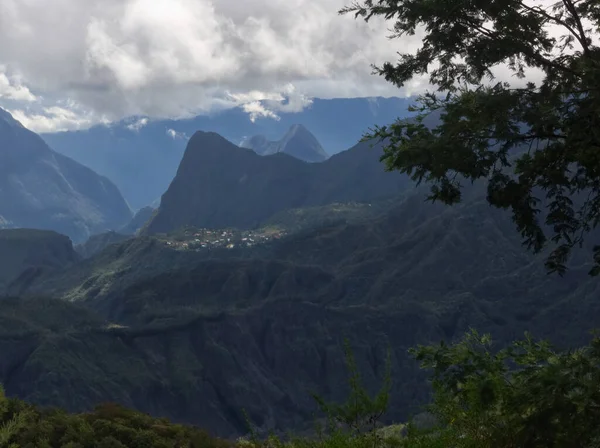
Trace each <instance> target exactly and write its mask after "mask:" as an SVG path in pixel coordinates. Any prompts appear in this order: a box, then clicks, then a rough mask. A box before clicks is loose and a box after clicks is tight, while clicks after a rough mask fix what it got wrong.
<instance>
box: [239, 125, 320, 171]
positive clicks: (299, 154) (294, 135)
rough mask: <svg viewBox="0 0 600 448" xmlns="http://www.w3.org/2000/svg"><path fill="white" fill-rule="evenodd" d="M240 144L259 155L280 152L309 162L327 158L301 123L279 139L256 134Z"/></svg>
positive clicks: (315, 139) (293, 126) (314, 138)
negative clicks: (270, 138) (272, 139)
mask: <svg viewBox="0 0 600 448" xmlns="http://www.w3.org/2000/svg"><path fill="white" fill-rule="evenodd" d="M240 146H241V147H243V148H249V149H252V150H254V151H255V152H256V153H257V154H259V155H261V156H268V155H272V154H277V153H279V152H281V153H284V154H288V155H290V156H292V157H295V158H296V159H300V160H303V161H305V162H311V163H314V162H323V161H324V160H327V159H328V158H329V155H328V154H327V153H326V152H325V150H324V149H323V147H322V146H321V144H320V143H319V141H318V140H317V138H316V137H315V136H314V135H313V134H312V133H311V132H310V131H309V130H308V129H306V127H304V126H303V125H301V124H294V125H292V126H291V127H290V129H289V130H288V131H287V133H286V134H285V135H284V136H283V138H282V139H281V140H278V141H269V140H267V138H266V137H265V136H263V135H256V136H254V137H251V138H249V139H245V140H244V141H242V144H241V145H240Z"/></svg>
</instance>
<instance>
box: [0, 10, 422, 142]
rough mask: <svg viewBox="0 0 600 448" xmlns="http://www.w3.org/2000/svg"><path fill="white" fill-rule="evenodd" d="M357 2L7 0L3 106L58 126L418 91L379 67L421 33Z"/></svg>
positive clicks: (260, 110)
mask: <svg viewBox="0 0 600 448" xmlns="http://www.w3.org/2000/svg"><path fill="white" fill-rule="evenodd" d="M349 3H351V2H350V0H244V1H239V0H219V1H213V0H77V1H73V0H1V1H0V42H2V45H1V46H0V64H3V67H4V68H6V71H2V70H0V73H8V70H10V73H11V74H12V75H11V76H12V78H11V77H8V75H6V74H4V75H2V74H0V106H3V105H4V106H5V107H6V106H7V103H6V101H9V100H10V101H18V102H20V103H19V105H17V106H14V104H13V105H12V106H13V107H12V108H13V109H17V110H19V111H21V113H22V114H23V117H24V119H25V120H26V121H28V122H31V123H33V124H34V125H35V126H37V129H42V128H43V129H48V130H52V129H53V128H52V126H56V127H55V128H54V129H55V130H58V129H64V128H65V127H66V128H73V129H78V128H80V127H81V126H87V125H90V124H93V123H97V122H103V121H105V120H117V119H121V118H123V117H127V116H147V117H151V118H166V117H169V118H177V117H186V116H191V115H196V114H202V113H209V112H211V111H214V110H219V109H223V108H227V107H241V108H242V109H243V110H245V111H246V112H247V113H248V114H249V117H250V118H251V119H256V118H258V117H270V118H272V119H277V117H279V116H280V114H282V113H289V112H297V111H299V110H302V108H304V107H307V106H308V105H310V101H311V100H310V98H314V97H319V98H335V97H355V96H362V97H365V96H366V97H369V96H394V95H397V96H408V95H412V94H415V93H419V92H422V91H423V90H424V89H425V88H426V87H427V82H426V80H425V79H415V80H413V81H411V82H410V83H409V84H408V85H407V86H406V87H405V88H403V89H402V90H398V89H396V88H395V87H394V86H392V85H391V84H389V83H387V82H385V80H384V79H383V78H381V77H379V76H375V75H372V73H371V64H373V63H374V64H380V63H382V62H384V61H386V60H394V59H395V58H396V52H397V51H398V50H400V49H401V50H402V51H412V50H415V49H416V48H418V47H419V46H420V43H421V37H422V33H421V32H420V31H419V30H417V33H416V34H415V35H414V36H407V37H403V38H402V39H401V40H390V39H388V38H387V35H388V34H389V31H388V28H389V23H388V24H386V23H385V22H384V21H382V20H381V19H373V20H372V21H370V22H369V23H365V22H364V21H362V20H355V19H354V18H353V17H352V16H351V15H346V16H339V15H338V14H337V11H338V10H339V9H340V8H341V7H343V6H346V5H348V4H349ZM2 76H4V77H2ZM5 78H6V79H5ZM32 92H35V95H34V94H33V93H32ZM60 101H63V103H64V102H66V103H64V104H62V105H60V104H59V103H60ZM26 103H31V104H29V106H27V107H25V104H26ZM33 103H35V104H33ZM65 104H66V105H65ZM69 104H71V105H72V104H74V105H77V107H74V108H71V107H70V106H69ZM53 107H59V108H62V109H68V110H67V111H65V110H60V111H59V110H54V109H52V108H53ZM68 111H71V112H73V113H74V114H76V115H77V116H73V115H69V113H68Z"/></svg>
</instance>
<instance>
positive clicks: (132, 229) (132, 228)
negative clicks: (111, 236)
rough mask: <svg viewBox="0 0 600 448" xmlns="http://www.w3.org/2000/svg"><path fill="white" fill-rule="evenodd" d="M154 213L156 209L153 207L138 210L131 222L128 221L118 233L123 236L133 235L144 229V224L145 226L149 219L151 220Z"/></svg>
mask: <svg viewBox="0 0 600 448" xmlns="http://www.w3.org/2000/svg"><path fill="white" fill-rule="evenodd" d="M155 211H156V209H155V208H153V207H144V208H141V209H139V210H138V211H137V212H136V213H135V216H134V217H133V218H132V220H131V221H129V222H128V223H127V224H126V225H125V226H124V227H121V228H120V229H119V233H122V234H124V235H133V234H135V233H136V232H137V231H138V230H140V229H141V228H142V227H144V224H146V223H147V222H148V220H150V218H152V215H153V214H154V212H155Z"/></svg>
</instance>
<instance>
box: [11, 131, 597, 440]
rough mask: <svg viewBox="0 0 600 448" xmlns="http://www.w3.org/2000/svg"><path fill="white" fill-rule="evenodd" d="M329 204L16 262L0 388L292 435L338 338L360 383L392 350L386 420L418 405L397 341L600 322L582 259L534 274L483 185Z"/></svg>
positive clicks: (409, 366) (335, 371) (340, 388)
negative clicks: (191, 242)
mask: <svg viewBox="0 0 600 448" xmlns="http://www.w3.org/2000/svg"><path fill="white" fill-rule="evenodd" d="M214 138H216V137H214ZM238 150H239V149H238ZM255 156H256V155H255ZM256 157H260V156H256ZM282 157H283V155H282ZM286 157H287V156H286ZM292 160H293V159H292ZM348 207H350V208H351V206H350V205H349V206H348ZM340 209H343V208H342V207H340V205H339V204H332V205H329V206H321V207H317V208H313V209H311V210H310V212H309V214H315V213H317V214H318V213H321V214H322V216H323V217H326V219H324V220H323V221H322V222H321V223H319V222H318V221H319V220H318V219H316V218H313V220H312V222H313V223H312V225H311V226H309V227H305V228H303V229H301V230H298V231H293V232H290V233H289V234H288V235H287V236H285V237H284V238H282V239H280V240H273V241H272V242H271V243H268V244H264V245H257V246H254V247H250V248H235V249H225V248H223V249H213V250H208V249H207V250H202V249H198V250H192V249H188V250H183V249H178V248H176V247H175V246H174V245H169V244H167V242H168V241H171V242H176V241H177V238H179V237H178V236H176V235H173V236H171V237H169V236H148V235H147V236H140V237H136V238H132V239H128V240H126V241H121V242H116V243H114V244H110V245H108V246H107V247H106V248H105V249H104V250H102V251H100V252H99V253H96V254H95V255H93V256H91V257H90V258H88V259H85V260H83V261H79V262H77V263H75V264H73V263H72V262H71V261H70V260H71V258H72V257H76V256H77V255H76V254H73V255H72V257H66V259H65V260H64V263H63V267H62V269H56V268H53V269H51V270H49V269H37V268H36V267H32V266H29V267H27V268H26V269H25V270H23V272H21V273H20V274H15V275H14V276H13V278H12V279H11V280H10V281H7V282H6V283H7V284H8V287H7V288H6V289H5V294H8V295H10V296H19V297H20V299H18V300H17V299H4V300H3V301H2V302H0V328H2V331H0V348H1V350H0V353H1V355H0V382H2V383H3V384H4V385H5V387H6V389H7V391H8V393H9V394H12V395H17V396H20V397H23V398H26V399H28V400H30V401H34V402H36V403H39V404H43V405H60V406H63V407H66V408H67V409H70V410H74V411H77V410H82V409H88V408H90V407H91V406H93V405H94V404H95V403H98V402H101V401H107V400H109V401H116V402H119V403H122V404H125V405H128V406H132V407H135V408H137V409H140V410H142V411H144V412H149V413H152V414H154V415H161V416H167V417H170V418H172V419H174V420H176V421H183V422H189V423H194V424H197V425H200V426H202V427H207V428H210V429H211V431H213V432H214V433H216V434H219V435H224V436H235V435H239V434H242V433H244V432H245V430H246V423H245V419H244V416H243V413H242V412H243V410H245V411H246V412H247V413H248V415H249V417H250V419H251V421H252V422H253V423H255V424H256V425H258V426H259V427H261V428H263V429H265V430H266V429H269V428H271V429H278V430H284V429H302V428H307V427H309V425H310V424H311V422H312V419H313V414H312V412H313V411H314V410H315V406H314V403H313V402H312V400H311V398H310V393H311V392H313V391H314V392H318V393H320V394H321V395H323V396H324V397H325V398H326V399H331V400H342V399H343V398H344V397H345V394H346V393H347V389H346V386H345V384H346V383H345V375H346V370H345V367H344V363H343V352H342V344H343V340H344V338H347V339H348V340H349V342H350V344H351V347H352V348H353V350H354V352H355V355H356V359H357V364H358V367H359V369H360V372H361V375H362V377H363V379H364V381H365V382H366V384H367V386H368V388H369V389H370V390H374V388H376V387H377V385H378V384H379V380H378V379H380V378H381V376H382V375H383V368H384V365H385V358H386V347H389V348H390V350H391V356H392V358H391V359H392V369H393V389H392V397H393V401H392V403H391V410H390V413H389V415H388V418H389V419H390V420H393V421H402V420H404V419H406V418H407V417H408V416H409V415H410V414H411V413H413V412H418V411H419V410H420V405H422V404H424V403H425V402H427V400H428V397H429V395H428V394H429V392H428V388H427V383H426V379H425V377H424V376H423V373H422V372H419V370H418V365H417V363H416V362H414V361H413V360H411V359H410V358H409V357H408V354H407V348H409V347H411V346H414V345H415V344H426V343H433V342H438V341H439V340H446V341H451V340H453V339H455V338H457V337H460V336H461V335H462V334H463V332H464V331H466V330H467V329H468V328H469V327H474V328H476V329H478V330H480V331H486V332H491V333H492V335H493V337H494V338H495V340H496V341H497V342H498V343H500V344H502V343H503V342H506V341H509V340H512V339H514V338H516V337H519V336H521V335H522V333H523V331H525V330H526V329H527V330H529V331H531V332H532V333H533V334H534V335H535V336H536V337H542V338H549V339H551V340H553V341H554V342H555V343H558V345H559V346H562V347H566V346H575V345H578V344H581V343H582V342H584V341H585V340H586V339H587V337H588V336H587V332H588V330H589V329H591V328H593V326H594V325H595V324H596V322H597V320H598V319H599V318H600V314H599V309H598V307H597V306H596V302H597V294H598V288H599V282H598V280H597V279H596V278H592V277H589V276H588V275H587V271H588V269H589V262H588V260H584V261H583V262H582V261H577V262H575V263H574V264H573V265H572V266H571V269H570V270H569V271H568V273H567V274H566V276H565V277H564V278H559V277H557V276H548V275H547V274H546V272H545V271H544V267H543V263H542V258H541V257H540V256H533V255H531V254H530V253H528V252H527V251H526V250H525V249H524V248H523V247H522V245H521V241H520V238H519V235H518V234H517V233H516V232H515V231H514V224H513V223H512V222H511V220H510V217H509V216H507V215H506V214H505V213H503V212H502V211H499V210H496V209H492V208H490V207H489V206H488V205H487V203H486V201H485V188H484V187H483V186H481V185H475V186H474V187H473V188H471V189H470V191H469V192H468V194H467V195H466V196H465V203H464V204H462V205H459V206H456V207H452V208H450V207H445V206H443V205H440V204H430V203H426V202H425V201H424V192H423V189H421V188H420V189H417V190H411V191H405V192H404V193H403V194H401V195H396V196H395V198H391V199H386V200H385V201H384V202H377V201H374V202H373V203H372V204H371V207H369V206H366V207H365V206H362V205H361V206H356V207H355V208H354V209H355V210H356V211H357V216H356V217H355V218H350V216H351V215H352V214H348V213H347V209H346V211H345V212H343V213H344V216H345V217H346V218H344V219H342V220H339V221H335V220H333V221H332V220H331V219H329V218H330V216H331V215H332V214H335V213H336V210H340ZM372 209H374V210H376V211H375V212H371V211H370V210H372ZM302 210H303V209H300V210H296V211H293V210H289V211H288V212H286V213H287V215H289V216H294V215H306V214H304V213H301V211H302ZM278 216H281V215H278ZM277 219H280V220H281V217H280V218H277ZM288 219H289V217H286V218H285V220H284V221H286V220H288ZM268 225H273V222H272V221H270V222H269V223H268ZM73 252H74V251H73ZM542 256H543V254H542ZM44 296H45V297H54V298H55V299H54V300H50V299H44V298H40V297H44ZM575 303H576V304H577V306H574V304H575ZM15 341H16V342H15Z"/></svg>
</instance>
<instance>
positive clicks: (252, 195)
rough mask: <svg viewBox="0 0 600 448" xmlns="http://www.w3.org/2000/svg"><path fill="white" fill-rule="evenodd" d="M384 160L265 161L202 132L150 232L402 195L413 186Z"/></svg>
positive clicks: (370, 151) (371, 151)
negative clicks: (385, 163)
mask: <svg viewBox="0 0 600 448" xmlns="http://www.w3.org/2000/svg"><path fill="white" fill-rule="evenodd" d="M380 155H381V147H380V146H377V147H376V148H371V146H370V144H369V143H361V144H358V145H356V146H355V147H353V148H351V149H349V150H348V151H344V152H341V153H339V154H336V155H335V156H333V157H331V158H330V159H328V160H326V161H325V162H322V163H314V164H307V163H304V162H302V161H300V160H298V159H295V158H293V157H291V156H288V155H287V154H281V153H277V154H273V155H270V156H266V157H263V156H259V155H258V154H256V153H255V152H254V151H252V150H250V149H246V148H240V147H238V146H236V145H234V144H233V143H231V142H229V141H228V140H226V139H225V138H223V137H221V136H220V135H218V134H216V133H214V132H209V133H207V132H197V133H196V134H194V136H193V137H192V138H191V139H190V141H189V144H188V147H187V149H186V152H185V155H184V157H183V160H182V161H181V165H180V166H179V169H178V171H177V175H176V176H175V179H174V180H173V182H172V183H171V185H170V186H169V189H168V190H167V192H166V193H165V194H164V195H163V197H162V199H161V204H160V207H159V208H158V211H157V212H156V214H155V215H154V217H153V218H152V220H151V221H150V223H149V224H148V226H147V228H146V229H145V231H146V232H148V233H162V232H168V231H172V230H176V229H178V228H180V227H182V226H185V225H193V226H197V227H215V228H222V227H230V226H231V227H237V228H252V227H255V226H256V225H258V224H260V223H262V222H263V221H265V220H266V219H268V218H269V217H271V216H272V215H274V214H275V213H278V212H280V211H282V210H285V209H289V208H297V207H304V206H311V205H322V204H329V203H332V202H339V201H369V200H372V199H375V198H380V197H383V196H386V195H393V194H396V193H398V192H399V191H401V190H402V189H403V188H404V187H405V186H406V185H407V183H408V179H407V177H405V176H403V175H400V174H399V173H389V172H385V171H384V167H383V165H382V164H381V162H380V161H379V156H380ZM411 185H412V184H411Z"/></svg>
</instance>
